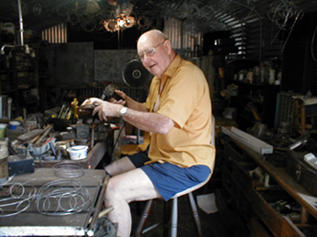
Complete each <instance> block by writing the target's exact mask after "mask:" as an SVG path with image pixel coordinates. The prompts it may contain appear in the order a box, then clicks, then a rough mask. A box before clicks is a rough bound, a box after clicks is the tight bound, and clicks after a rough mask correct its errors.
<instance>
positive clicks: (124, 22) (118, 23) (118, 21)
mask: <svg viewBox="0 0 317 237" xmlns="http://www.w3.org/2000/svg"><path fill="white" fill-rule="evenodd" d="M135 23H136V20H135V18H134V17H133V16H127V15H126V14H124V13H121V14H119V15H118V16H117V17H116V18H115V19H107V20H104V21H103V26H104V27H105V29H106V30H107V31H110V32H115V31H119V30H124V29H126V28H130V27H132V26H134V25H135Z"/></svg>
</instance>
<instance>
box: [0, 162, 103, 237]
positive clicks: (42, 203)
mask: <svg viewBox="0 0 317 237" xmlns="http://www.w3.org/2000/svg"><path fill="white" fill-rule="evenodd" d="M69 177H71V178H69ZM69 177H68V174H67V172H60V171H59V170H57V169H54V168H36V169H35V171H34V173H30V174H23V175H20V176H16V177H14V178H13V179H12V180H11V181H10V182H9V183H8V184H6V185H5V186H4V188H3V189H2V190H1V191H2V193H1V194H2V195H1V197H2V199H3V198H5V197H4V196H10V197H12V195H11V194H8V193H7V192H8V190H10V189H9V187H14V189H13V190H15V192H14V195H15V197H16V196H19V195H20V194H21V189H22V188H21V187H22V186H23V187H24V188H25V192H24V194H23V198H24V199H28V197H30V196H31V195H33V197H34V198H32V199H31V200H30V205H29V207H28V208H27V209H26V210H25V211H23V212H21V213H19V214H14V215H12V216H7V217H4V216H6V215H11V214H12V213H14V212H17V209H18V210H20V209H22V208H24V207H25V206H27V204H23V205H21V207H18V208H17V209H16V206H14V207H13V206H12V207H2V209H3V211H2V212H0V215H1V217H0V236H30V235H36V236H48V235H49V236H59V235H63V236H87V235H90V236H92V235H94V233H93V230H92V229H93V225H94V224H95V223H96V220H97V219H98V218H97V216H98V213H99V211H100V208H102V204H103V193H104V191H105V187H106V184H107V178H106V177H105V174H104V171H103V170H95V169H81V170H80V171H77V172H76V173H74V172H73V173H72V175H71V176H69ZM12 184H14V185H13V186H12ZM56 189H59V190H62V191H59V192H63V194H62V196H63V195H64V196H63V198H61V199H59V200H61V201H60V202H57V201H56V200H55V201H53V200H51V199H54V198H55V199H57V197H56V196H57V195H58V192H56V191H55V190H56ZM69 190H71V191H69ZM73 190H76V191H77V192H78V193H79V194H80V198H79V199H78V198H77V199H76V198H73V197H72V198H70V200H71V201H70V202H69V200H66V199H67V195H66V193H67V192H72V191H73ZM48 192H51V194H53V195H51V196H49V198H47V196H45V194H47V193H48ZM54 192H55V193H54ZM54 195H55V196H54ZM21 199H22V198H21ZM75 200H76V201H75ZM78 200H81V201H78ZM4 203H5V202H3V201H1V202H0V205H2V204H4ZM25 203H27V202H25ZM57 203H62V204H61V205H59V204H57ZM68 205H70V206H71V207H70V209H67V206H68ZM76 205H77V206H81V207H80V208H78V209H76V208H77V207H76ZM58 206H59V207H58Z"/></svg>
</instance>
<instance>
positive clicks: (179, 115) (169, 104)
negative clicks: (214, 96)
mask: <svg viewBox="0 0 317 237" xmlns="http://www.w3.org/2000/svg"><path fill="white" fill-rule="evenodd" d="M161 81H162V86H161V88H162V89H161V92H159V90H160V83H161ZM158 96H159V107H158V108H157V110H156V112H157V113H159V114H162V115H165V116H167V117H169V118H170V119H172V120H173V121H174V122H175V126H174V127H173V128H172V129H171V130H170V131H169V133H168V134H157V133H152V135H151V138H150V139H151V140H150V149H149V158H150V159H151V162H155V161H163V162H164V161H167V162H170V163H173V164H176V165H179V166H183V167H190V166H192V165H207V166H208V167H209V168H210V169H211V170H212V169H213V167H214V162H215V148H214V147H213V146H211V145H210V141H211V126H212V123H211V117H212V106H211V101H210V93H209V87H208V83H207V80H206V78H205V76H204V74H203V72H202V71H201V70H200V69H199V68H198V67H197V66H196V65H194V64H193V63H191V62H189V61H186V60H184V59H182V58H181V57H180V56H179V55H177V56H176V57H175V59H174V60H173V61H172V63H171V64H170V65H169V67H168V68H167V70H166V71H165V73H164V74H163V75H162V77H161V78H158V77H154V78H153V80H152V82H151V86H150V90H149V95H148V97H147V100H146V102H145V105H146V107H147V109H148V110H149V111H153V110H154V106H155V103H156V101H157V97H158Z"/></svg>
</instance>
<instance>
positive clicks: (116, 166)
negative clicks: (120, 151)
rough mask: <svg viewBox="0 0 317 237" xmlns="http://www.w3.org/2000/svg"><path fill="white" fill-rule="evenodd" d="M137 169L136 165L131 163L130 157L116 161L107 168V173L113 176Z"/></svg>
mask: <svg viewBox="0 0 317 237" xmlns="http://www.w3.org/2000/svg"><path fill="white" fill-rule="evenodd" d="M133 169H135V166H134V164H133V163H132V162H131V161H130V159H129V158H128V157H126V156H125V157H122V158H121V159H119V160H116V161H114V162H112V163H110V164H109V165H107V166H106V167H105V171H106V172H107V173H108V174H110V175H111V176H115V175H118V174H122V173H124V172H127V171H129V170H133Z"/></svg>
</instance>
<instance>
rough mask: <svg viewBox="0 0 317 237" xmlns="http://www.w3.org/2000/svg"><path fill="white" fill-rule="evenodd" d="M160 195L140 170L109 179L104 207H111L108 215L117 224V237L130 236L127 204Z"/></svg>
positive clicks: (129, 217)
mask: <svg viewBox="0 0 317 237" xmlns="http://www.w3.org/2000/svg"><path fill="white" fill-rule="evenodd" d="M158 197H160V194H159V193H158V192H157V190H156V189H155V187H154V185H153V184H152V182H151V180H150V179H149V178H148V176H147V175H146V174H145V173H144V172H143V170H142V169H140V168H138V169H133V170H131V171H128V172H125V173H122V174H119V175H116V176H114V177H112V178H111V179H109V182H108V185H107V189H106V192H105V206H106V207H113V211H111V212H110V213H109V215H108V217H109V219H110V220H111V221H112V222H113V223H117V224H118V232H117V236H118V237H129V236H130V234H131V224H132V220H131V212H130V207H129V203H130V202H132V201H144V200H148V199H153V198H158Z"/></svg>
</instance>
